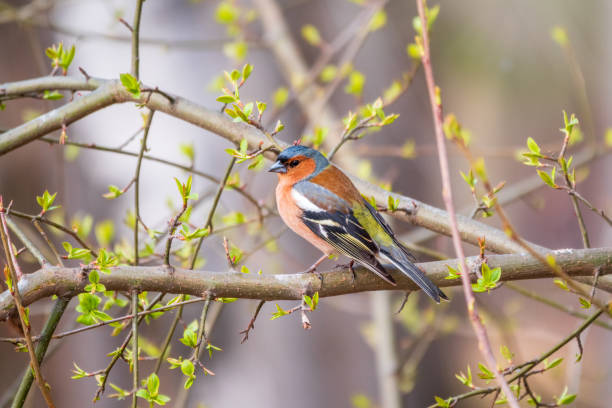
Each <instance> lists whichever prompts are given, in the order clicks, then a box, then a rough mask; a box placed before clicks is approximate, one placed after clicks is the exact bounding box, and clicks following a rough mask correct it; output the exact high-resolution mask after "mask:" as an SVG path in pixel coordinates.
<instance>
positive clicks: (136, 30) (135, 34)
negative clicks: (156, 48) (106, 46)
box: [132, 0, 144, 79]
mask: <svg viewBox="0 0 612 408" xmlns="http://www.w3.org/2000/svg"><path fill="white" fill-rule="evenodd" d="M142 3H144V0H136V10H135V11H134V22H133V23H132V75H133V76H134V78H136V79H138V76H139V74H140V72H139V69H140V50H139V47H140V16H141V14H142Z"/></svg>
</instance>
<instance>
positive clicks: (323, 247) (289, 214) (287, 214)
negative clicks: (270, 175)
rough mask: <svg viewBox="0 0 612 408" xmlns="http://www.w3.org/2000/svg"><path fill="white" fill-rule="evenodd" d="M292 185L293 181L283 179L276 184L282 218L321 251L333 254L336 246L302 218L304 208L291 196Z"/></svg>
mask: <svg viewBox="0 0 612 408" xmlns="http://www.w3.org/2000/svg"><path fill="white" fill-rule="evenodd" d="M292 187H293V186H292V185H291V183H286V182H283V181H282V179H279V183H278V185H277V186H276V205H277V207H278V212H279V214H280V216H281V218H282V219H283V221H284V222H285V224H287V226H288V227H289V228H291V229H292V230H293V232H295V233H296V234H298V235H299V236H300V237H302V238H304V239H305V240H306V241H308V242H310V243H311V244H312V245H314V246H315V247H317V248H318V249H319V250H320V251H321V252H323V253H324V254H326V255H330V254H332V253H333V252H334V251H335V250H334V247H332V246H331V245H329V244H328V243H327V242H325V241H323V240H322V239H321V238H319V237H318V236H317V235H316V234H315V233H314V232H312V231H311V230H310V228H308V227H307V226H306V225H305V224H304V223H303V222H302V220H301V219H300V216H301V215H302V210H301V209H300V208H299V207H298V206H297V205H295V203H294V201H293V197H291V188H292Z"/></svg>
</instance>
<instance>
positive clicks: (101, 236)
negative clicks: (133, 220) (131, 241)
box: [94, 220, 115, 247]
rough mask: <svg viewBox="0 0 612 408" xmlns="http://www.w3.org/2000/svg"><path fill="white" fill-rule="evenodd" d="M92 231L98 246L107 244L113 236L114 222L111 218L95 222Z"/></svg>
mask: <svg viewBox="0 0 612 408" xmlns="http://www.w3.org/2000/svg"><path fill="white" fill-rule="evenodd" d="M94 233H95V235H96V240H97V241H98V243H99V244H100V246H103V247H106V246H109V245H110V243H111V242H112V241H113V238H114V236H115V224H114V223H113V221H112V220H104V221H100V222H99V223H97V224H96V226H95V228H94Z"/></svg>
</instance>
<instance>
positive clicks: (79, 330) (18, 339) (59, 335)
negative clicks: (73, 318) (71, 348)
mask: <svg viewBox="0 0 612 408" xmlns="http://www.w3.org/2000/svg"><path fill="white" fill-rule="evenodd" d="M202 301H204V299H203V298H195V299H189V300H185V301H183V302H176V303H172V304H170V305H166V306H161V307H157V308H155V309H152V310H143V311H142V312H138V317H139V318H140V317H142V316H145V315H149V314H152V313H159V312H163V311H165V310H172V309H175V308H177V307H179V306H183V305H189V304H192V303H197V302H202ZM133 317H134V315H132V314H128V315H124V316H120V317H116V318H114V319H110V320H104V321H102V322H99V323H96V324H91V325H89V326H83V327H79V328H77V329H73V330H68V331H65V332H62V333H57V334H54V335H53V339H54V340H55V339H62V338H64V337H68V336H72V335H74V334H78V333H82V332H85V331H89V330H92V329H97V328H99V327H102V326H108V325H110V324H113V323H117V322H122V321H124V320H129V319H132V318H133ZM40 339H41V336H34V337H32V341H35V342H37V341H39V340H40ZM23 341H24V338H23V337H4V338H3V337H0V342H6V343H12V344H15V345H18V344H20V343H22V342H23Z"/></svg>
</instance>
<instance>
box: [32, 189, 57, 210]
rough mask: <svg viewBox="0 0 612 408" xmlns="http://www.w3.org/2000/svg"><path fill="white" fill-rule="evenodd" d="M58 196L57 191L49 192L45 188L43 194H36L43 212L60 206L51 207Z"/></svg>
mask: <svg viewBox="0 0 612 408" xmlns="http://www.w3.org/2000/svg"><path fill="white" fill-rule="evenodd" d="M56 196H57V193H53V194H49V191H48V190H45V192H44V193H43V195H42V196H36V202H37V203H38V205H39V206H40V207H41V208H42V213H43V214H44V213H45V212H47V211H49V210H50V209H53V208H58V207H53V208H51V206H52V205H53V202H54V201H55V197H56Z"/></svg>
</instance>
